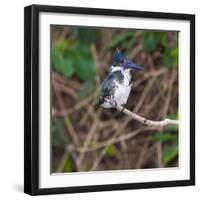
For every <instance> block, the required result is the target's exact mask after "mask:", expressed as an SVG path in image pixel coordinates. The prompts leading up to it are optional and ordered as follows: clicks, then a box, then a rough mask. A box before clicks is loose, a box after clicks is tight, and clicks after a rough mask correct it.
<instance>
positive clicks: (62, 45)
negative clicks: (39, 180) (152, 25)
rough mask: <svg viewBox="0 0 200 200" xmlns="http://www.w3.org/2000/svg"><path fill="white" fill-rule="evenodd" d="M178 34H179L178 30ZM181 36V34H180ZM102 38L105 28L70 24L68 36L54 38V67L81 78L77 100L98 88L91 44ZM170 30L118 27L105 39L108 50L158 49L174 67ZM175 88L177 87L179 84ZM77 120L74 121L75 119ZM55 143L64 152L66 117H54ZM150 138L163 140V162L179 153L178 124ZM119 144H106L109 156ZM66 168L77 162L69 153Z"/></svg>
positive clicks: (175, 54) (175, 58)
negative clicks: (72, 25) (157, 30)
mask: <svg viewBox="0 0 200 200" xmlns="http://www.w3.org/2000/svg"><path fill="white" fill-rule="evenodd" d="M177 35H178V34H177ZM177 37H178V36H177ZM101 39H102V32H101V30H100V29H98V28H83V27H79V28H78V27H76V28H70V33H69V34H68V35H67V37H60V38H59V39H56V40H54V41H53V42H52V48H51V56H52V68H53V70H54V71H56V72H58V73H60V74H61V75H62V76H63V77H64V78H65V79H72V78H73V79H74V78H75V79H78V80H79V81H81V87H80V89H79V91H78V93H77V101H82V100H83V99H85V98H86V97H88V96H89V95H90V94H92V93H93V92H94V91H95V89H96V88H95V83H94V81H95V78H96V75H97V71H96V66H95V62H94V59H93V57H92V54H91V46H92V45H94V44H95V46H96V47H97V48H98V44H99V43H100V42H102V41H101ZM169 41H170V39H169V33H168V32H153V31H152V32H149V31H130V30H129V31H127V30H124V31H117V33H116V34H114V37H112V39H111V40H110V41H103V42H104V43H106V45H107V46H106V47H107V49H105V51H106V50H107V51H113V52H114V50H115V49H116V48H119V49H120V50H123V51H124V52H130V51H132V50H133V49H134V47H135V46H136V45H137V44H138V43H140V44H142V47H143V49H144V50H145V53H146V52H147V53H149V54H150V55H153V54H154V53H155V52H156V51H158V52H159V53H160V54H161V63H162V64H163V65H164V66H166V68H167V69H168V70H171V69H172V68H173V66H174V65H175V66H177V67H178V38H175V40H174V41H172V42H169ZM173 90H175V91H177V90H178V87H177V85H176V84H174V85H173ZM168 117H169V118H171V119H178V114H176V115H171V116H168ZM74 123H75V122H74ZM51 127H52V145H53V147H55V148H56V150H57V149H59V151H63V152H64V150H65V149H64V147H65V143H64V141H65V140H64V132H65V125H64V121H63V119H60V118H59V119H53V120H52V126H51ZM151 140H152V141H154V142H162V143H163V151H162V156H163V164H164V166H168V165H170V163H171V162H172V161H173V160H174V159H175V158H177V157H178V126H169V127H168V129H167V130H165V131H163V132H158V133H155V134H153V135H152V137H151ZM96 143H97V141H96V140H92V141H91V144H90V146H95V145H96ZM117 153H118V152H117V148H116V146H115V145H114V144H110V145H108V146H107V148H106V156H107V157H110V158H113V157H115V156H116V155H117ZM63 170H64V171H66V172H73V171H74V170H76V169H75V164H74V161H73V159H72V158H71V157H70V156H68V157H67V159H66V160H65V163H64V169H63Z"/></svg>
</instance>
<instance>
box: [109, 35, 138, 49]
mask: <svg viewBox="0 0 200 200" xmlns="http://www.w3.org/2000/svg"><path fill="white" fill-rule="evenodd" d="M136 41H137V38H136V37H135V33H134V32H128V31H127V32H122V33H120V34H118V35H117V36H115V37H114V38H113V39H112V40H111V41H110V43H109V44H108V48H118V47H119V46H120V47H122V48H124V49H130V48H131V47H133V46H134V44H135V43H136Z"/></svg>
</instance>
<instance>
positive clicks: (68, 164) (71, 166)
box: [64, 156, 75, 172]
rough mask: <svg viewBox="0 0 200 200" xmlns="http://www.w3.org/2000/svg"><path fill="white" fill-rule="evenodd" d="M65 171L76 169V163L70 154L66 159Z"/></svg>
mask: <svg viewBox="0 0 200 200" xmlns="http://www.w3.org/2000/svg"><path fill="white" fill-rule="evenodd" d="M64 171H65V172H74V171H75V164H74V161H73V159H72V158H71V157H70V156H68V158H67V159H66V160H65V164H64Z"/></svg>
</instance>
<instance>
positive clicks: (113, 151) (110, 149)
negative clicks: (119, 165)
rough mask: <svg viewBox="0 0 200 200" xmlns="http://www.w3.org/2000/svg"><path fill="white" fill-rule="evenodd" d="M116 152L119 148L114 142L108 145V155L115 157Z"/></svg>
mask: <svg viewBox="0 0 200 200" xmlns="http://www.w3.org/2000/svg"><path fill="white" fill-rule="evenodd" d="M116 153H117V149H116V147H115V145H114V144H110V145H108V146H107V149H106V155H107V156H108V157H115V155H116Z"/></svg>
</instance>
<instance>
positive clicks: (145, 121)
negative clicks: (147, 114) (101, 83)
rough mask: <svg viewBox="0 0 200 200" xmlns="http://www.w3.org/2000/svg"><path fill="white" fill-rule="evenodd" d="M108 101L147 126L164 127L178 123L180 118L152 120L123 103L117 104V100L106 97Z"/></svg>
mask: <svg viewBox="0 0 200 200" xmlns="http://www.w3.org/2000/svg"><path fill="white" fill-rule="evenodd" d="M105 100H106V101H107V102H109V103H110V104H111V105H112V106H113V107H115V108H116V109H117V110H119V111H122V112H123V113H124V114H126V115H128V116H130V117H131V118H133V119H135V120H137V121H139V122H141V123H143V124H145V125H147V126H157V127H163V126H166V125H170V124H172V125H178V120H172V119H168V118H166V119H164V120H162V121H152V120H149V119H146V118H144V117H141V116H139V115H137V114H135V113H133V112H131V111H130V110H127V109H126V108H124V107H123V106H121V105H117V104H115V102H113V101H111V100H109V99H105Z"/></svg>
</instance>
